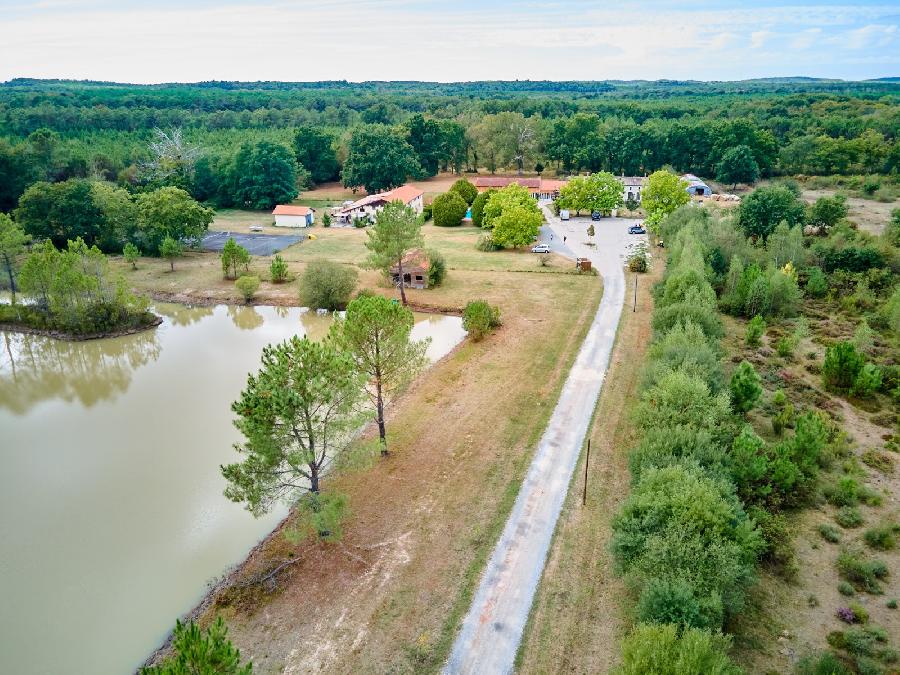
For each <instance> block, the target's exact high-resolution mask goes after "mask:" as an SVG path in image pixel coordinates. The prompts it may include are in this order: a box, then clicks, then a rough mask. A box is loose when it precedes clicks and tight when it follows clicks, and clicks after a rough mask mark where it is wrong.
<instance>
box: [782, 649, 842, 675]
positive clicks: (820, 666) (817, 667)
mask: <svg viewBox="0 0 900 675" xmlns="http://www.w3.org/2000/svg"><path fill="white" fill-rule="evenodd" d="M795 673H796V675H853V671H852V670H850V669H849V668H848V667H847V666H846V665H845V664H844V663H843V661H841V660H840V659H839V658H838V657H837V656H835V655H834V654H833V653H832V652H822V653H821V654H816V655H814V656H805V657H803V658H802V659H800V661H799V662H798V663H797V669H796V671H795Z"/></svg>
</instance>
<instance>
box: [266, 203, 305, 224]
mask: <svg viewBox="0 0 900 675" xmlns="http://www.w3.org/2000/svg"><path fill="white" fill-rule="evenodd" d="M272 215H273V216H275V227H312V224H313V223H314V222H315V211H314V210H313V209H311V208H309V207H308V206H291V205H290V204H279V205H278V206H276V207H275V210H274V211H272Z"/></svg>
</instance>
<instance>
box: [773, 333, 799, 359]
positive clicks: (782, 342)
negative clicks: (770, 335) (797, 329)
mask: <svg viewBox="0 0 900 675" xmlns="http://www.w3.org/2000/svg"><path fill="white" fill-rule="evenodd" d="M794 346H795V343H794V341H793V339H792V338H791V336H789V335H786V336H783V337H780V338H778V342H776V343H775V351H776V352H777V353H778V356H780V357H782V358H787V357H789V356H793V354H794Z"/></svg>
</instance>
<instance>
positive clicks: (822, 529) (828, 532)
mask: <svg viewBox="0 0 900 675" xmlns="http://www.w3.org/2000/svg"><path fill="white" fill-rule="evenodd" d="M819 535H820V536H821V537H822V539H824V540H825V541H827V542H831V543H832V544H837V543H838V542H839V541H840V540H841V532H840V530H838V529H837V528H836V527H835V526H834V525H829V524H828V523H822V524H821V525H819Z"/></svg>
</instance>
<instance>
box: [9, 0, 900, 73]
mask: <svg viewBox="0 0 900 675" xmlns="http://www.w3.org/2000/svg"><path fill="white" fill-rule="evenodd" d="M0 35H2V39H0V81H5V80H9V79H11V78H14V77H38V78H71V79H91V80H109V81H117V82H134V83H157V82H198V81H204V80H242V81H256V80H282V81H311V80H350V81H362V80H430V81H441V82H449V81H465V80H514V79H531V80H538V79H546V80H603V79H626V80H628V79H652V80H655V79H663V78H665V79H694V80H740V79H747V78H754V77H778V76H793V75H804V76H812V77H829V78H841V79H848V80H860V79H868V78H876V77H890V76H898V75H900V0H889V1H881V2H869V1H867V0H858V1H856V2H854V3H852V4H851V3H849V2H846V0H845V1H844V2H832V1H829V0H819V1H812V2H804V1H799V0H798V1H795V2H792V3H786V2H775V1H773V0H756V1H755V2H735V1H733V0H719V1H718V2H711V1H708V0H696V1H693V2H675V1H674V0H634V1H632V2H616V3H612V2H585V1H576V0H556V1H554V0H548V1H541V0H534V1H532V0H517V1H515V2H514V1H511V0H497V1H491V0H454V1H445V0H433V1H429V0H415V1H413V0H318V1H311V0H293V1H289V0H261V1H253V0H215V1H214V0H180V1H176V0H155V1H150V2H148V1H139V0H40V1H37V2H33V1H26V0H0Z"/></svg>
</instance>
